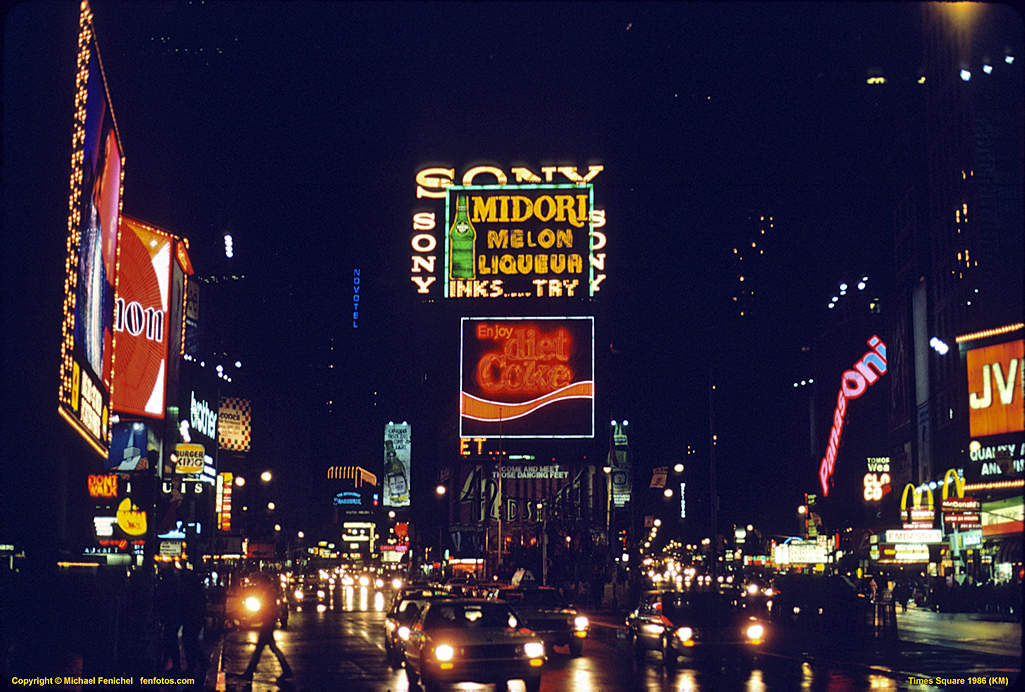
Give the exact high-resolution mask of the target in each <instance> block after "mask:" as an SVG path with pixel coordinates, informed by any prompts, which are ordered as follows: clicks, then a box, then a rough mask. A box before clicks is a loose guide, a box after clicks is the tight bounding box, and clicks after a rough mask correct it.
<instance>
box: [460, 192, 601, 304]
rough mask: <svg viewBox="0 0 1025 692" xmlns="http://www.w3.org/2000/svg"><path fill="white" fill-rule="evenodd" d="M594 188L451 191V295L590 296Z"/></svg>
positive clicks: (592, 270)
mask: <svg viewBox="0 0 1025 692" xmlns="http://www.w3.org/2000/svg"><path fill="white" fill-rule="evenodd" d="M593 196H594V194H593V190H592V188H591V186H590V185H475V186H469V187H466V186H461V185H459V186H453V187H450V188H448V189H447V190H446V198H445V202H446V203H445V226H444V227H445V229H446V231H445V246H444V257H445V263H444V266H443V271H444V277H445V297H446V298H503V297H504V298H530V297H537V298H562V297H564V296H565V297H573V296H590V295H592V292H591V290H590V286H591V279H592V277H593V274H594V268H593V267H592V266H591V262H590V261H589V257H590V255H591V208H592V206H593Z"/></svg>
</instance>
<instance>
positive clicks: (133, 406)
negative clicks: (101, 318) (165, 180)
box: [110, 217, 175, 418]
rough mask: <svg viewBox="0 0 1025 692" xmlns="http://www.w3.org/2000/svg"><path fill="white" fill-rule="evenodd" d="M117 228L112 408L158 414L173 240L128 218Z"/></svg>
mask: <svg viewBox="0 0 1025 692" xmlns="http://www.w3.org/2000/svg"><path fill="white" fill-rule="evenodd" d="M120 229H121V232H120V233H119V236H118V245H117V256H118V262H117V290H116V291H115V298H114V332H115V334H116V336H117V340H116V341H115V344H114V362H115V363H116V364H117V370H116V372H115V374H114V382H113V387H112V388H111V392H110V396H111V408H112V409H113V410H114V411H119V412H122V413H132V414H135V415H139V416H147V417H149V418H163V417H164V396H165V392H166V386H165V383H166V381H167V344H168V328H169V326H170V324H169V321H168V316H169V314H170V313H169V301H170V298H171V261H172V254H173V251H174V241H175V238H174V236H172V235H170V234H169V233H166V232H164V231H161V230H159V229H156V228H154V227H152V226H149V225H146V224H144V223H142V222H141V221H136V220H135V219H130V218H128V217H122V218H121V224H120Z"/></svg>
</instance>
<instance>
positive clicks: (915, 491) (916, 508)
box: [900, 483, 936, 529]
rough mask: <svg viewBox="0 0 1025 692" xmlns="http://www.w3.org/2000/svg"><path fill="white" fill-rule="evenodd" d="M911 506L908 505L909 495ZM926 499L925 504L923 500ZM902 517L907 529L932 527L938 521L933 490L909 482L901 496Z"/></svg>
mask: <svg viewBox="0 0 1025 692" xmlns="http://www.w3.org/2000/svg"><path fill="white" fill-rule="evenodd" d="M909 494H910V496H911V502H912V504H911V506H910V507H909V506H908V495H909ZM923 498H924V499H925V500H926V504H925V505H924V506H923V504H922V500H923ZM900 517H901V521H902V522H903V527H904V528H905V529H931V528H933V525H934V524H935V522H936V508H935V507H934V506H933V499H932V490H930V489H929V488H922V487H915V486H914V485H913V484H911V483H908V484H907V485H905V486H904V492H903V493H902V494H901V496H900Z"/></svg>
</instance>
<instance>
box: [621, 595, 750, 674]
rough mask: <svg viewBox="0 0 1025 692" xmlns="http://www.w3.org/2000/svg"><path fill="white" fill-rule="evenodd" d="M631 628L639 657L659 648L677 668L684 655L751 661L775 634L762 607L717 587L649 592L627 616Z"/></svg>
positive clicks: (668, 663)
mask: <svg viewBox="0 0 1025 692" xmlns="http://www.w3.org/2000/svg"><path fill="white" fill-rule="evenodd" d="M626 627H627V633H628V636H629V638H630V641H631V643H632V645H633V649H634V652H635V654H636V655H637V657H638V658H642V657H643V656H644V654H645V653H646V652H647V651H649V650H652V651H660V652H661V653H662V659H663V662H664V663H665V666H666V667H667V668H675V667H676V665H677V662H678V660H679V657H680V656H685V657H687V658H688V659H691V660H695V659H698V658H699V657H703V656H708V657H715V658H719V659H729V660H732V661H739V662H743V661H750V660H752V659H753V658H754V656H755V655H756V654H757V653H758V651H760V650H761V648H762V646H763V644H764V642H765V641H766V639H767V638H768V636H769V634H770V623H769V622H768V620H767V619H766V618H765V617H763V615H762V614H761V612H760V611H758V612H756V611H753V610H752V609H751V608H746V607H744V604H743V603H742V602H741V601H740V599H739V598H738V597H737V596H736V595H734V594H732V593H720V592H718V591H693V592H692V591H685V592H680V591H664V592H658V593H650V594H646V595H644V596H643V597H642V598H641V602H640V605H639V606H638V607H637V609H636V610H635V611H633V612H632V613H630V615H629V616H628V617H627V620H626Z"/></svg>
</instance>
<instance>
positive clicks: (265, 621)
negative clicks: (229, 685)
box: [242, 574, 292, 680]
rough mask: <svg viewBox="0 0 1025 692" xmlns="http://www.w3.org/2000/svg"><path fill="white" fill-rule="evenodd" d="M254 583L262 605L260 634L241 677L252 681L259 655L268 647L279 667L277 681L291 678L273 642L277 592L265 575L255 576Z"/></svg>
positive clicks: (282, 656) (276, 614) (276, 616)
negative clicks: (279, 673) (279, 675)
mask: <svg viewBox="0 0 1025 692" xmlns="http://www.w3.org/2000/svg"><path fill="white" fill-rule="evenodd" d="M254 582H255V590H256V591H257V593H258V594H259V598H260V601H261V603H262V604H263V607H262V608H261V609H260V614H261V617H260V623H259V626H260V634H259V637H258V638H257V640H256V650H255V651H253V656H252V658H250V659H249V665H248V666H246V672H245V673H243V674H242V677H243V678H246V679H249V680H252V679H253V673H255V672H256V667H257V666H258V665H259V664H260V655H261V654H262V653H263V650H264V648H265V647H270V650H271V651H272V652H273V653H274V655H275V656H277V658H278V663H279V664H280V665H281V678H279V679H288V678H290V677H292V669H291V667H289V665H288V661H287V660H285V654H283V653H281V649H279V648H278V645H277V643H276V642H275V641H274V629H275V626H276V625H277V624H278V606H277V597H278V594H277V590H276V589H275V588H274V584H273V583H272V582H271V579H270V577H268V576H267V575H266V574H257V575H256V576H255V577H254Z"/></svg>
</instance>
